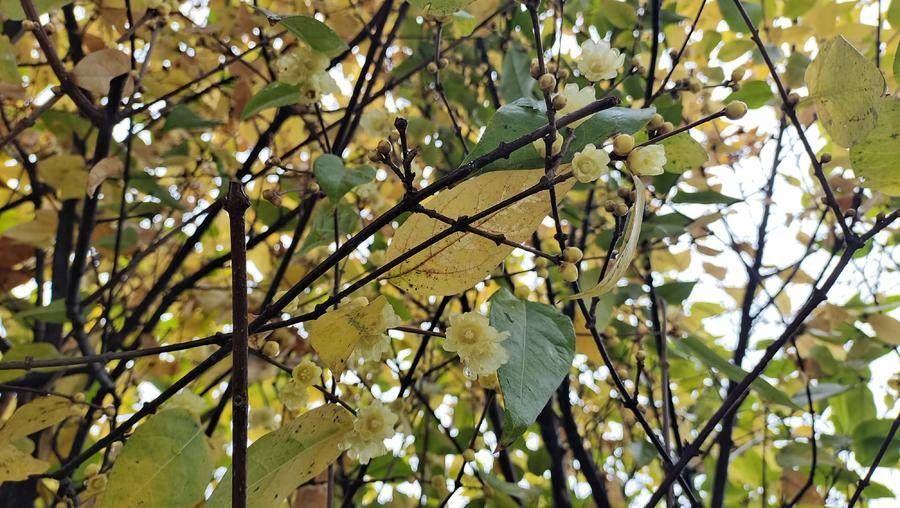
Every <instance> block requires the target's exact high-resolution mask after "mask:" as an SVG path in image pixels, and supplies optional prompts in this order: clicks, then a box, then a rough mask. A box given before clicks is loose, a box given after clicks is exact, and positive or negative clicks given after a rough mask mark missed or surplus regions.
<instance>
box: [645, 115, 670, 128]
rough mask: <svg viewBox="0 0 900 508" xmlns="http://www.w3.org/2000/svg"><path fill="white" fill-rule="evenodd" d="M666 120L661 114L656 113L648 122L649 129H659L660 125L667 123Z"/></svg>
mask: <svg viewBox="0 0 900 508" xmlns="http://www.w3.org/2000/svg"><path fill="white" fill-rule="evenodd" d="M665 121H666V119H665V118H663V117H662V115H660V114H659V113H654V114H653V116H651V117H650V121H649V122H647V128H648V129H657V128H659V126H660V125H662V124H663V123H665Z"/></svg>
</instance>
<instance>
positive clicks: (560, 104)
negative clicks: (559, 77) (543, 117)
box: [553, 94, 566, 111]
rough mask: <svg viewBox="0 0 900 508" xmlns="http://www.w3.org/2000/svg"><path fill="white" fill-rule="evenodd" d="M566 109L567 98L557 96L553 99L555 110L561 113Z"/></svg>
mask: <svg viewBox="0 0 900 508" xmlns="http://www.w3.org/2000/svg"><path fill="white" fill-rule="evenodd" d="M564 107H566V98H565V96H563V95H559V94H557V95H556V96H555V97H553V109H555V110H556V111H559V110H561V109H562V108H564Z"/></svg>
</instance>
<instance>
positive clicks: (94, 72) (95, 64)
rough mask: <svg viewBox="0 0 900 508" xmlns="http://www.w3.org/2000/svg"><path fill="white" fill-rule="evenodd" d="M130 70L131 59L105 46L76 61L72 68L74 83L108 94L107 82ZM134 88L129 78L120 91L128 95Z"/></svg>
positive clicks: (93, 91) (88, 89)
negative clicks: (76, 63)
mask: <svg viewBox="0 0 900 508" xmlns="http://www.w3.org/2000/svg"><path fill="white" fill-rule="evenodd" d="M130 71H131V59H130V58H129V57H128V55H126V54H125V53H122V52H121V51H119V50H117V49H112V48H107V49H101V50H100V51H95V52H93V53H91V54H89V55H87V56H85V57H84V58H82V59H81V61H80V62H78V65H76V66H75V68H74V69H72V77H73V78H74V79H75V84H76V85H78V86H80V87H81V88H84V89H85V90H87V91H89V92H91V93H95V94H97V95H101V96H102V95H107V94H109V83H110V81H112V80H113V78H115V77H117V76H121V75H122V74H126V73H128V72H130ZM133 88H134V82H133V81H132V79H131V78H129V79H128V81H127V82H126V83H125V88H124V90H123V91H122V93H123V94H124V95H128V94H130V93H131V91H132V90H133Z"/></svg>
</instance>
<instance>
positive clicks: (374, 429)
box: [340, 402, 397, 464]
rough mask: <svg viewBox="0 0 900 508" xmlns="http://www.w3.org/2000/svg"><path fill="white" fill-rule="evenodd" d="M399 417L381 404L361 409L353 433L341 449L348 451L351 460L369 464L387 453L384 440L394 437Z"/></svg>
mask: <svg viewBox="0 0 900 508" xmlns="http://www.w3.org/2000/svg"><path fill="white" fill-rule="evenodd" d="M396 424H397V415H395V414H394V413H392V412H391V410H390V409H388V408H387V407H385V406H384V405H383V404H382V403H381V402H375V403H373V404H372V405H371V406H368V407H364V408H362V409H360V410H359V411H358V412H357V414H356V420H355V421H354V422H353V431H352V432H350V434H349V435H348V436H347V438H346V439H345V440H344V441H343V442H341V445H340V446H341V449H343V450H348V454H349V455H350V457H351V458H355V459H357V460H359V462H360V463H361V464H368V463H369V461H370V460H371V459H373V458H375V457H380V456H381V455H384V454H385V453H387V447H386V446H384V440H385V439H387V438H389V437H392V436H393V435H394V425H396Z"/></svg>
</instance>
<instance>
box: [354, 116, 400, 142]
mask: <svg viewBox="0 0 900 508" xmlns="http://www.w3.org/2000/svg"><path fill="white" fill-rule="evenodd" d="M359 125H360V127H362V128H363V130H364V131H365V132H366V134H368V135H369V136H372V137H379V138H383V137H387V135H388V134H390V132H391V129H392V128H393V127H394V117H393V115H391V114H390V113H388V112H387V110H386V109H370V110H368V111H366V112H364V113H363V114H362V118H360V120H359Z"/></svg>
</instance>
